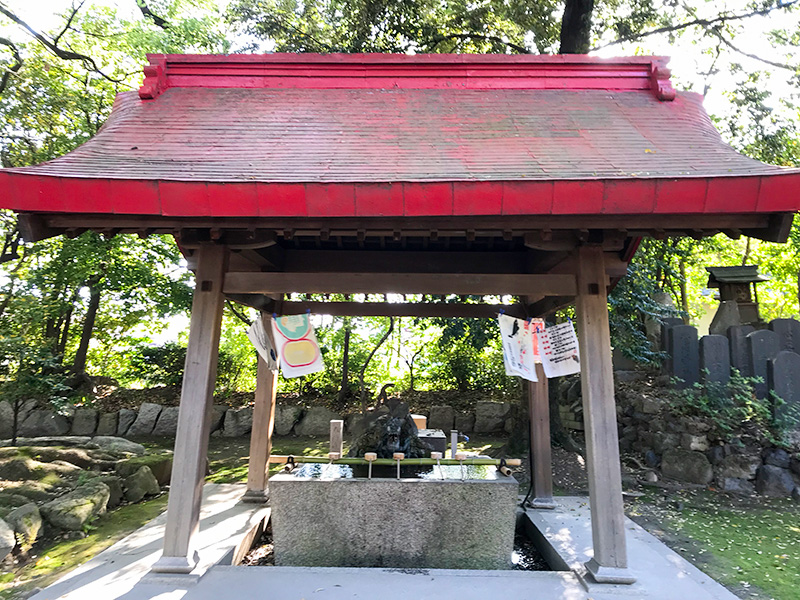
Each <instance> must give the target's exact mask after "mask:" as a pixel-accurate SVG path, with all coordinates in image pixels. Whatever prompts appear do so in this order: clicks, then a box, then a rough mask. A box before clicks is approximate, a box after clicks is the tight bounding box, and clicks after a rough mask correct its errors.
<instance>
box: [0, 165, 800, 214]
mask: <svg viewBox="0 0 800 600" xmlns="http://www.w3.org/2000/svg"><path fill="white" fill-rule="evenodd" d="M0 189H2V190H4V191H7V193H4V194H2V196H0V198H2V202H3V203H2V205H0V208H5V209H10V210H21V211H25V212H32V213H36V212H47V213H59V212H76V213H87V214H120V215H122V214H139V215H161V216H165V217H306V216H308V217H351V216H359V217H365V216H366V217H373V216H385V217H403V216H406V217H415V216H420V217H421V216H474V215H486V216H499V215H557V214H573V215H592V214H607V215H645V214H664V215H667V214H672V215H684V214H692V213H705V214H748V213H773V212H792V211H798V210H800V174H798V173H791V172H790V173H786V174H785V175H784V174H781V175H763V176H741V177H739V176H737V177H709V178H705V177H701V178H686V179H644V178H631V179H607V180H585V181H570V180H566V181H565V180H557V181H552V182H547V181H544V182H543V181H484V182H474V181H454V182H432V183H326V184H320V183H307V184H302V183H293V184H286V183H273V184H271V183H253V182H240V183H225V184H219V183H202V182H200V183H197V182H192V183H187V182H180V181H139V180H127V179H108V178H96V179H77V178H63V177H44V176H34V175H26V174H24V173H17V172H10V171H4V170H2V169H0Z"/></svg>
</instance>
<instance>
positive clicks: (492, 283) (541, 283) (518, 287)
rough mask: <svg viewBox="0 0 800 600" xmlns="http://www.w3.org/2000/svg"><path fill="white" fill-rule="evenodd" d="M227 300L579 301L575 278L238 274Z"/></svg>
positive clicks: (232, 276)
mask: <svg viewBox="0 0 800 600" xmlns="http://www.w3.org/2000/svg"><path fill="white" fill-rule="evenodd" d="M224 289H225V293H226V294H259V293H260V294H270V293H276V292H286V293H291V292H296V293H311V294H348V293H349V294H380V293H396V294H421V293H426V294H469V295H484V294H512V295H518V296H524V295H528V294H542V295H545V296H572V295H575V277H574V276H573V275H528V274H519V273H518V274H496V273H491V274H456V275H454V274H446V273H436V274H431V273H390V274H387V273H284V272H280V273H236V272H230V273H228V274H227V275H226V276H225V288H224Z"/></svg>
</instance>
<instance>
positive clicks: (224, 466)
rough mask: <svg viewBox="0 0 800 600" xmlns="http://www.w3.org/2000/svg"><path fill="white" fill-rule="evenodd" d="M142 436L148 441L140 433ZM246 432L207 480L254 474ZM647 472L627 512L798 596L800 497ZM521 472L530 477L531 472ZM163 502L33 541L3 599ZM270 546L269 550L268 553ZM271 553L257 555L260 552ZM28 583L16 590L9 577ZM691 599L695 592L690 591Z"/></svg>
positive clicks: (311, 446) (575, 479) (751, 581)
mask: <svg viewBox="0 0 800 600" xmlns="http://www.w3.org/2000/svg"><path fill="white" fill-rule="evenodd" d="M139 441H142V440H139ZM506 441H507V440H506V439H505V438H497V437H484V436H474V437H472V438H471V439H470V441H469V442H464V443H462V444H461V449H463V450H468V451H474V452H480V453H485V454H493V453H496V452H497V451H499V450H500V449H501V448H502V447H503V445H504V444H505V443H506ZM145 444H146V445H147V446H148V447H150V448H162V449H172V447H173V444H174V441H173V440H172V439H157V440H147V441H145ZM327 452H328V441H327V440H326V439H319V438H316V439H315V438H293V437H288V438H276V439H275V443H274V446H273V453H274V454H296V455H300V454H310V455H325V454H326V453H327ZM248 453H249V439H248V438H222V437H212V438H211V441H210V445H209V465H210V475H209V476H208V478H207V479H208V481H213V482H217V483H230V482H236V481H244V480H246V478H247V460H248ZM277 468H279V466H278V465H276V466H275V469H277ZM637 474H640V472H639V471H637V470H636V469H634V468H631V467H630V466H629V465H628V464H627V463H626V464H625V465H624V466H623V481H624V482H625V485H624V487H625V490H626V492H628V494H627V495H626V512H627V514H628V515H629V516H630V517H631V518H632V519H634V520H635V521H636V522H638V523H639V524H640V525H642V526H643V527H645V529H647V530H648V531H649V532H650V533H653V534H654V535H656V536H657V537H659V538H660V539H661V540H662V541H664V542H665V543H666V544H667V545H669V546H670V547H671V548H673V549H674V550H676V551H677V552H678V553H680V554H681V555H682V556H684V557H685V558H686V559H688V560H690V561H691V562H693V563H694V564H695V565H697V566H698V567H699V568H700V569H702V570H703V571H705V572H706V573H708V574H709V575H711V576H712V577H713V578H715V579H717V580H718V581H720V582H722V583H723V584H725V585H726V586H728V588H729V589H731V590H732V591H733V592H734V593H735V594H737V595H738V596H739V597H740V598H743V599H749V600H768V599H775V600H796V599H797V598H800V593H799V592H798V590H800V506H798V505H796V504H792V503H791V502H790V501H778V500H769V499H765V498H763V497H744V498H743V497H737V496H731V495H727V494H722V493H717V492H712V491H709V490H706V489H697V488H693V489H683V488H681V487H680V486H677V485H665V484H663V483H659V484H656V485H649V486H647V485H643V484H641V483H638V482H637V480H636V479H637V477H636V476H637ZM522 479H526V478H525V477H524V476H523V477H522ZM553 481H554V485H555V489H556V493H557V494H563V495H585V494H587V493H588V491H587V489H588V485H587V480H586V469H585V463H584V461H583V458H582V457H580V456H579V455H577V454H574V453H570V452H566V451H565V450H563V449H561V448H554V449H553ZM520 491H521V492H522V493H525V492H526V491H527V483H523V484H521V486H520ZM165 507H166V494H164V495H162V496H160V497H158V498H155V499H154V500H151V501H149V502H145V503H142V504H137V505H130V506H127V507H124V508H122V509H119V510H117V511H115V512H114V513H112V514H110V515H108V516H105V517H101V518H100V519H98V520H97V521H96V522H95V523H94V524H93V526H92V528H91V531H89V532H88V535H87V536H86V537H85V538H83V539H77V540H76V539H59V540H56V541H51V542H49V543H48V545H46V546H42V547H35V548H34V549H33V551H32V554H33V559H32V561H31V562H30V563H29V564H28V565H26V566H24V567H22V568H19V569H15V570H14V572H12V573H4V574H2V575H0V599H2V600H6V599H8V598H11V597H13V596H12V593H15V592H16V591H19V590H20V589H23V590H24V589H28V590H29V589H30V588H31V587H44V586H46V585H49V583H52V582H53V581H54V580H56V579H57V578H58V577H60V576H61V575H63V574H64V573H65V572H67V571H69V570H71V569H73V568H74V567H75V566H77V565H78V564H80V563H82V562H84V561H85V560H86V559H88V558H89V557H91V556H94V555H95V554H96V553H97V552H99V551H101V550H102V549H104V548H105V547H107V546H109V545H111V544H113V543H114V542H115V541H117V540H118V539H121V538H122V537H124V536H125V535H127V534H128V533H130V532H131V531H133V530H135V529H136V528H138V527H139V526H141V525H142V524H143V523H145V522H147V521H148V520H150V519H152V518H153V517H155V516H156V515H157V514H158V513H159V512H160V511H161V510H163V509H164V508H165ZM265 554H266V553H265ZM262 558H263V559H264V560H268V558H267V557H266V556H265V557H260V558H256V560H261V559H262ZM14 578H16V579H17V581H20V580H21V581H23V582H25V585H23V586H21V587H20V588H16V589H12V588H10V587H8V584H9V583H10V581H11V580H12V579H14ZM687 600H689V599H687Z"/></svg>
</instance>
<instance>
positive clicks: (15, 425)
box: [11, 375, 25, 446]
mask: <svg viewBox="0 0 800 600" xmlns="http://www.w3.org/2000/svg"><path fill="white" fill-rule="evenodd" d="M18 376H19V375H18ZM24 404H25V401H24V400H23V399H22V398H16V399H15V400H14V404H13V407H12V408H13V411H14V416H13V418H12V420H11V445H12V446H16V445H17V429H19V411H21V410H22V407H23V405H24Z"/></svg>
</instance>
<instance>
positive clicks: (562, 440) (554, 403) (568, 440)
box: [547, 379, 586, 457]
mask: <svg viewBox="0 0 800 600" xmlns="http://www.w3.org/2000/svg"><path fill="white" fill-rule="evenodd" d="M560 388H561V382H560V381H559V380H558V379H551V380H550V385H549V386H548V390H547V391H548V394H547V400H548V404H549V405H550V439H551V440H552V442H553V443H554V444H558V445H559V446H561V447H562V448H564V450H566V451H568V452H574V453H575V454H580V455H581V456H584V457H585V456H586V449H585V448H582V447H581V446H580V445H579V444H578V443H577V442H576V441H575V440H574V439H572V435H571V434H570V432H569V431H568V430H567V428H566V427H564V424H563V423H562V422H561V413H560V412H559V410H558V394H559V390H560Z"/></svg>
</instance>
